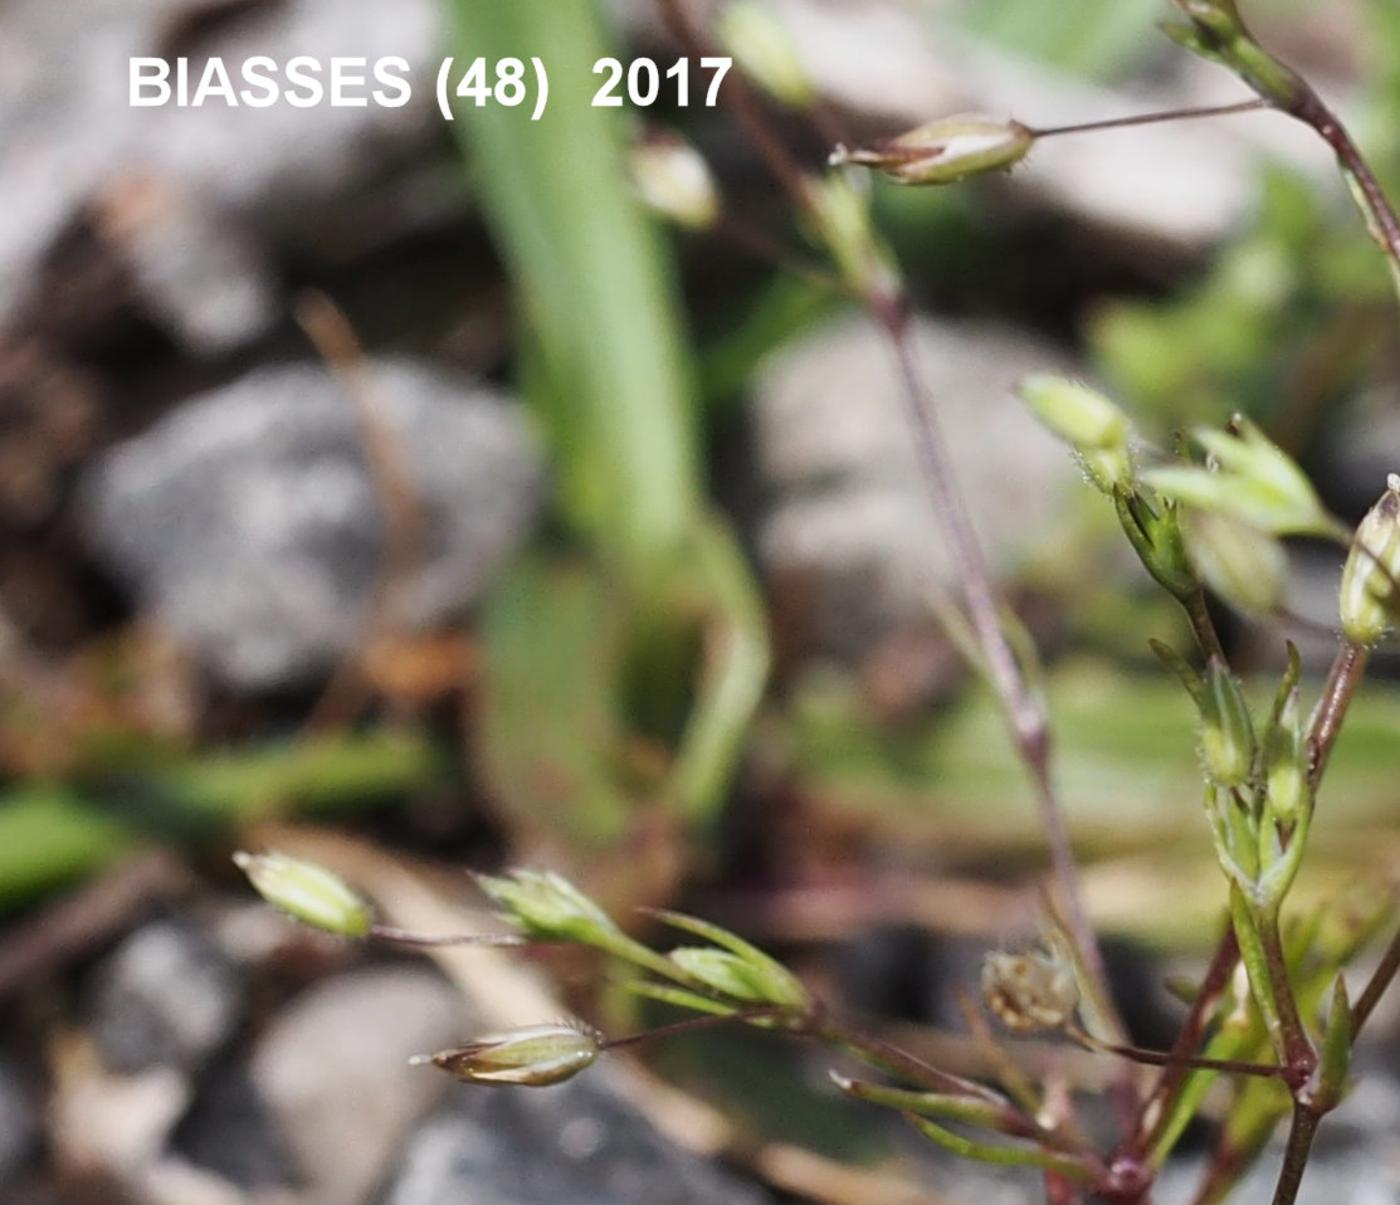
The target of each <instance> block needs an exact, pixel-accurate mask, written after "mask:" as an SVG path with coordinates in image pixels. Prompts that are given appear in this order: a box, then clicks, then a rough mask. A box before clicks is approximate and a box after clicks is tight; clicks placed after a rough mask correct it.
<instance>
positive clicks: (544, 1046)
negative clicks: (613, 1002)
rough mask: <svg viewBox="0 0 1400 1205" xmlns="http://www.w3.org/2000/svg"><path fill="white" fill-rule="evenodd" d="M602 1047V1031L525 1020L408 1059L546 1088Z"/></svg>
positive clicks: (465, 1075)
mask: <svg viewBox="0 0 1400 1205" xmlns="http://www.w3.org/2000/svg"><path fill="white" fill-rule="evenodd" d="M602 1052H603V1040H602V1037H601V1035H599V1034H598V1033H596V1032H595V1031H593V1030H591V1029H588V1028H585V1027H583V1026H574V1025H563V1024H554V1025H527V1026H525V1027H523V1028H521V1029H512V1030H509V1031H508V1032H506V1033H496V1034H487V1035H486V1036H485V1037H481V1038H477V1039H476V1040H475V1041H473V1042H468V1043H467V1045H465V1046H462V1047H459V1048H458V1049H456V1050H442V1051H439V1052H438V1053H437V1054H425V1055H419V1056H418V1057H416V1058H414V1059H413V1060H412V1062H413V1064H414V1065H415V1066H422V1065H424V1064H427V1063H432V1064H434V1065H435V1066H438V1067H441V1068H442V1069H443V1070H444V1071H446V1072H449V1073H450V1074H452V1075H455V1076H456V1077H457V1078H458V1079H460V1080H463V1081H465V1082H467V1083H473V1084H512V1085H516V1086H519V1087H525V1088H547V1087H550V1086H552V1085H554V1084H562V1083H563V1082H564V1081H565V1080H568V1079H572V1078H573V1077H574V1076H576V1075H577V1074H578V1073H579V1072H580V1071H584V1070H586V1069H587V1068H589V1067H591V1066H592V1065H593V1064H594V1063H595V1062H597V1061H598V1056H599V1055H600V1054H602Z"/></svg>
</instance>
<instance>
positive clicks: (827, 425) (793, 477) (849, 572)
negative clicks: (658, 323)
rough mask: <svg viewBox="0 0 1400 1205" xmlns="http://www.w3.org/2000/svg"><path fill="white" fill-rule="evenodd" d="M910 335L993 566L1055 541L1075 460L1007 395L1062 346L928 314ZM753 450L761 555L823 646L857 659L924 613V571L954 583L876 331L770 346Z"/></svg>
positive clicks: (1057, 364)
mask: <svg viewBox="0 0 1400 1205" xmlns="http://www.w3.org/2000/svg"><path fill="white" fill-rule="evenodd" d="M915 331H916V334H915V343H916V346H917V349H918V354H919V356H920V359H921V362H922V364H923V365H924V368H925V371H926V374H927V379H928V382H929V388H930V391H931V393H932V396H933V398H934V399H935V401H936V404H937V406H938V410H939V415H940V419H941V425H942V429H943V434H944V436H945V438H946V440H947V444H948V448H949V452H950V455H951V458H952V460H953V462H954V465H955V468H956V472H957V477H958V481H959V484H960V485H961V487H962V489H963V492H964V494H965V495H966V498H967V501H968V510H969V512H970V513H971V516H972V519H973V522H974V525H975V526H976V527H977V529H978V531H979V532H980V534H981V536H982V538H983V540H984V542H985V544H986V546H987V549H988V552H989V555H990V556H991V559H992V561H993V563H994V565H995V566H996V567H998V568H1000V569H1003V570H1005V569H1008V568H1010V567H1012V566H1013V565H1014V563H1015V561H1016V559H1017V558H1018V556H1020V555H1022V554H1024V553H1026V552H1028V551H1030V550H1032V549H1034V548H1036V547H1037V546H1039V545H1041V544H1043V543H1044V542H1045V541H1047V540H1050V539H1053V538H1054V535H1055V529H1056V525H1057V522H1058V518H1059V514H1060V512H1059V504H1060V502H1061V501H1062V499H1063V498H1064V497H1065V495H1066V494H1067V492H1068V490H1069V489H1070V488H1072V487H1074V486H1075V484H1076V472H1075V469H1074V466H1073V462H1072V461H1071V459H1070V457H1069V455H1068V454H1067V452H1066V450H1065V449H1064V447H1063V446H1062V445H1060V444H1059V443H1057V442H1056V441H1055V440H1054V439H1053V438H1052V437H1051V436H1050V435H1049V434H1048V433H1046V432H1045V431H1044V430H1043V429H1042V428H1041V427H1040V426H1039V425H1038V424H1037V423H1036V422H1035V420H1034V419H1033V418H1032V417H1031V416H1030V414H1029V412H1028V411H1027V409H1026V407H1025V406H1024V405H1023V404H1022V403H1021V402H1020V401H1019V400H1018V399H1017V398H1016V397H1014V396H1013V389H1014V388H1015V386H1016V384H1017V382H1018V381H1019V380H1020V379H1021V378H1022V377H1024V376H1026V375H1027V374H1029V373H1032V372H1044V371H1052V372H1054V371H1058V372H1067V371H1072V369H1071V367H1070V366H1069V365H1068V364H1067V362H1066V360H1065V357H1064V355H1063V353H1061V352H1060V351H1058V350H1057V349H1056V348H1054V347H1051V346H1048V345H1045V344H1043V343H1041V342H1038V341H1036V340H1035V339H1033V338H1031V337H1029V336H1026V335H1025V334H1022V333H1017V332H1012V331H1010V330H1008V329H1006V328H1002V327H996V326H987V325H978V324H965V323H938V322H934V321H931V320H928V319H925V320H922V321H920V322H919V323H918V324H917V326H916V328H915ZM756 402H757V405H756V430H757V443H758V448H757V452H758V460H759V465H760V469H761V472H762V474H763V478H764V486H765V489H766V491H767V493H768V495H769V498H770V502H771V509H770V510H769V513H768V516H767V519H766V521H765V523H764V525H763V530H762V533H761V546H760V552H761V556H762V558H763V561H764V565H765V568H766V569H767V571H768V573H769V575H770V577H775V578H779V579H786V580H789V581H792V582H795V583H796V584H797V586H798V587H799V589H800V591H801V593H800V597H802V598H803V600H804V602H805V603H806V604H807V605H808V606H809V607H810V609H811V613H812V629H813V634H814V636H815V637H816V639H817V641H818V643H819V644H822V645H824V646H826V647H828V648H829V650H830V651H833V652H836V653H841V654H855V653H859V652H860V651H862V650H863V649H864V648H866V647H867V646H868V645H869V643H870V642H871V641H872V640H873V639H875V638H876V637H878V636H880V635H883V634H885V633H887V632H888V631H890V630H892V629H895V628H898V627H899V626H901V625H903V624H907V623H912V622H917V621H919V620H926V619H927V617H928V615H929V613H930V612H929V607H928V604H927V583H928V582H929V581H930V579H932V580H935V581H939V582H942V583H943V584H945V585H950V584H953V582H954V580H955V575H954V572H953V569H952V565H951V562H950V559H949V557H948V553H947V550H946V548H945V546H944V542H943V537H942V531H941V529H940V527H939V525H938V523H937V521H936V520H935V517H934V513H933V511H932V509H931V507H930V504H929V498H928V494H927V491H926V489H925V486H924V483H923V481H922V479H921V478H920V476H919V474H918V469H917V464H916V461H915V458H914V451H913V448H914V441H913V436H912V434H911V431H910V428H909V426H908V424H907V420H906V419H905V417H904V409H903V401H902V399H901V396H900V386H899V381H898V377H897V376H896V373H895V369H894V365H893V363H892V359H891V356H890V351H889V348H888V346H887V343H886V340H885V338H884V337H883V336H882V335H881V334H880V333H879V332H878V331H877V330H875V329H874V328H873V327H872V326H871V324H870V323H868V322H866V321H864V320H844V319H843V320H839V321H836V322H833V323H832V324H830V325H829V326H827V327H826V328H824V329H821V330H818V331H816V332H814V333H812V334H811V335H810V336H807V337H805V338H803V339H802V340H800V341H799V342H798V343H796V344H795V345H794V346H792V347H790V348H787V349H785V350H783V351H782V352H780V353H779V354H778V355H777V356H776V357H775V358H774V359H773V360H772V362H771V363H770V364H769V366H768V367H767V368H766V370H765V371H764V372H763V374H762V375H761V377H760V381H759V385H758V392H757V399H756Z"/></svg>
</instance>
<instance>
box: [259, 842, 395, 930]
mask: <svg viewBox="0 0 1400 1205" xmlns="http://www.w3.org/2000/svg"><path fill="white" fill-rule="evenodd" d="M233 861H234V865H236V866H237V867H238V868H239V869H240V870H241V871H243V873H244V874H246V875H247V876H248V881H249V882H250V883H251V884H252V885H253V889H254V890H255V891H256V892H257V893H258V894H259V895H260V896H262V897H263V899H265V900H266V901H267V902H268V903H269V904H271V905H273V906H274V907H276V908H280V909H281V910H282V911H283V912H285V913H286V914H287V915H288V916H291V917H294V918H295V919H297V920H299V921H301V922H302V923H303V924H306V925H310V926H311V927H312V928H313V929H322V930H324V931H325V932H327V933H334V934H335V935H336V936H337V937H364V936H365V935H366V934H367V933H368V932H369V930H370V927H371V925H373V924H374V913H373V912H372V910H371V909H370V906H369V904H368V902H366V900H365V899H364V898H363V897H362V896H360V895H359V894H357V893H356V892H355V891H353V890H352V889H351V888H350V886H349V884H347V883H346V882H345V880H344V879H342V878H341V877H340V876H339V875H334V874H332V873H331V872H330V871H329V870H326V869H325V868H324V867H322V866H317V865H316V864H315V863H314V862H304V861H302V860H301V859H299V858H289V857H287V856H286V855H285V854H278V853H267V854H250V853H244V852H243V851H242V850H240V851H239V852H238V853H236V854H234V855H233Z"/></svg>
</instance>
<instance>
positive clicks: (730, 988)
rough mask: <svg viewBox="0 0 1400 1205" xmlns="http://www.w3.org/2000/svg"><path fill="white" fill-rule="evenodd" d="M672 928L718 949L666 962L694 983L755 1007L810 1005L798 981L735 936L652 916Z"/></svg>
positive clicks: (691, 921)
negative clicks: (676, 967) (679, 969)
mask: <svg viewBox="0 0 1400 1205" xmlns="http://www.w3.org/2000/svg"><path fill="white" fill-rule="evenodd" d="M651 915H653V916H655V917H656V918H657V919H658V920H661V921H664V922H665V923H666V924H668V925H670V926H671V927H672V928H675V929H680V930H682V931H683V932H686V933H690V934H693V935H694V936H696V937H703V938H705V939H706V940H707V941H711V942H713V943H714V944H715V945H716V946H717V947H720V948H718V949H706V948H694V947H682V948H681V949H678V950H673V951H672V952H671V954H670V959H671V961H672V962H674V963H675V964H676V965H677V966H679V967H681V968H682V969H683V970H684V971H685V972H686V973H687V974H688V975H689V976H690V977H691V978H692V979H694V980H696V981H698V982H699V983H701V984H703V985H704V986H705V987H707V988H709V989H710V990H711V991H715V992H718V993H719V994H720V995H723V996H731V997H733V998H734V999H736V1000H743V1001H747V1002H752V1003H756V1004H772V1005H775V1006H777V1007H778V1008H791V1009H806V1008H808V1007H809V1006H810V1004H811V1000H810V998H809V997H808V995H807V989H806V988H805V987H803V986H802V981H801V980H800V979H798V978H797V976H796V975H794V974H793V973H792V972H791V971H789V970H788V969H787V967H785V966H783V964H782V963H780V962H779V961H777V959H775V958H772V957H770V956H769V955H767V954H765V953H764V952H763V951H762V950H760V949H759V948H758V947H757V946H754V945H752V944H750V943H749V942H747V941H745V940H744V939H743V938H742V937H740V936H739V935H738V934H736V933H731V932H730V931H729V930H728V929H723V928H721V927H720V926H719V925H715V924H711V923H710V922H709V921H706V920H701V919H700V918H699V917H695V916H687V915H685V913H683V912H668V911H666V910H664V909H656V910H653V911H652V912H651Z"/></svg>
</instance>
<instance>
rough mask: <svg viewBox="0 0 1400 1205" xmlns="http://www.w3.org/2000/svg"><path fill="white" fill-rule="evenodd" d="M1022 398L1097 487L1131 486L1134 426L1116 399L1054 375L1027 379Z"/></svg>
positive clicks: (1104, 489) (1109, 491) (1108, 490)
mask: <svg viewBox="0 0 1400 1205" xmlns="http://www.w3.org/2000/svg"><path fill="white" fill-rule="evenodd" d="M1020 394H1021V397H1022V398H1023V399H1024V400H1025V402H1026V404H1027V405H1028V406H1030V408H1031V410H1032V411H1034V412H1035V415H1036V417H1037V418H1039V419H1040V421H1041V422H1042V423H1044V424H1045V426H1046V427H1048V428H1049V429H1050V431H1051V432H1053V433H1054V434H1055V435H1057V436H1059V438H1060V439H1063V440H1064V441H1065V442H1066V443H1068V444H1069V445H1070V446H1071V447H1073V448H1074V451H1075V455H1076V456H1077V457H1078V458H1079V462H1080V464H1081V466H1082V467H1083V469H1084V472H1085V474H1086V475H1087V476H1088V478H1089V480H1090V482H1091V483H1092V484H1093V485H1094V486H1095V487H1096V488H1097V489H1099V490H1101V491H1102V492H1103V493H1105V494H1110V495H1112V494H1114V493H1115V492H1117V491H1119V490H1129V489H1130V488H1131V487H1132V484H1133V476H1134V473H1133V456H1132V449H1131V447H1130V446H1129V444H1128V436H1129V435H1130V434H1131V431H1132V428H1131V426H1130V425H1129V423H1128V417H1127V415H1125V414H1124V413H1123V412H1122V411H1121V410H1119V409H1118V407H1117V406H1115V405H1114V404H1113V403H1112V402H1111V401H1109V400H1108V399H1107V398H1106V397H1104V396H1103V395H1102V394H1101V393H1097V392H1095V391H1094V390H1092V389H1090V388H1089V387H1088V386H1087V385H1081V384H1079V383H1078V382H1076V381H1070V380H1066V379H1065V378H1064V377H1056V376H1051V375H1049V374H1043V375H1038V376H1032V377H1027V378H1026V379H1025V380H1024V381H1022V382H1021V387H1020Z"/></svg>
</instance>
